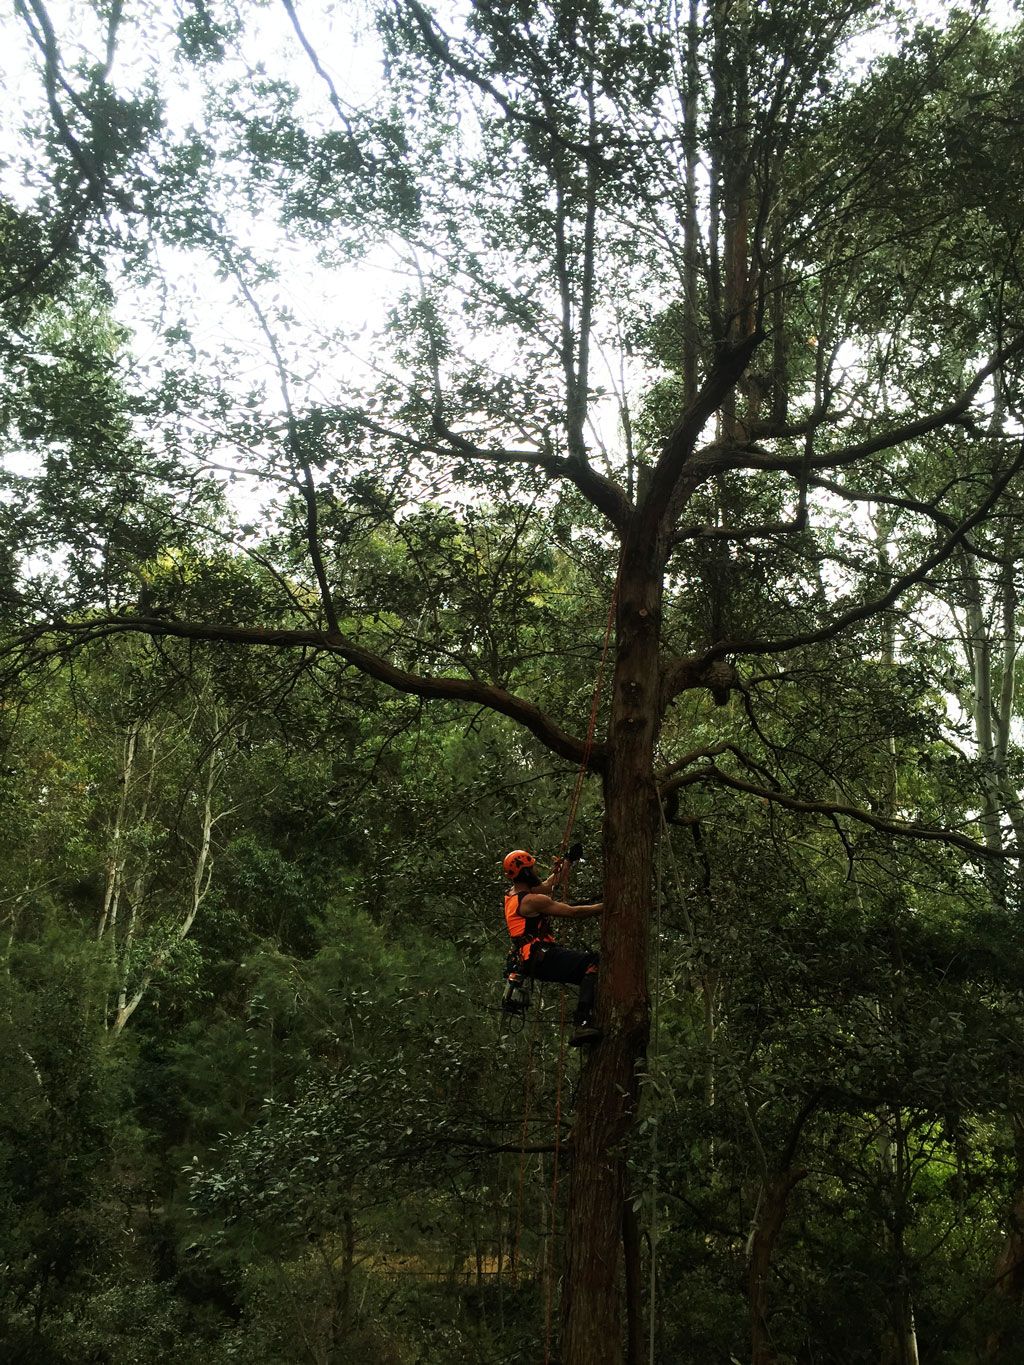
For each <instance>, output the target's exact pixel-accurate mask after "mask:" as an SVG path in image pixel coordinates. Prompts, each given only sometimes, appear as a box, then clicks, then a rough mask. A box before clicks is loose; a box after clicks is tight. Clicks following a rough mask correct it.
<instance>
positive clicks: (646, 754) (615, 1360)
mask: <svg viewBox="0 0 1024 1365" xmlns="http://www.w3.org/2000/svg"><path fill="white" fill-rule="evenodd" d="M638 539H639V537H638ZM651 550H652V547H651V546H650V545H649V544H648V545H646V546H644V545H641V547H640V550H639V552H638V553H637V552H636V550H635V542H634V554H635V558H636V559H637V560H646V561H647V562H646V563H645V564H643V565H642V566H641V565H638V564H635V563H634V564H630V563H629V561H628V560H627V558H626V554H628V553H629V551H628V548H627V551H626V552H624V559H623V566H622V571H621V574H620V580H619V602H618V612H617V642H618V650H617V660H616V669H615V682H614V691H613V697H612V712H611V717H610V725H609V741H608V752H609V762H608V767H607V770H606V776H605V793H604V795H605V825H604V851H605V888H604V901H605V910H604V914H603V915H602V921H601V923H602V933H601V970H600V977H599V984H598V995H597V1005H598V1023H599V1025H600V1027H601V1029H602V1030H603V1038H602V1039H601V1041H600V1042H599V1043H598V1044H597V1045H596V1046H595V1047H594V1048H593V1051H592V1055H591V1056H590V1057H589V1058H588V1059H587V1061H586V1064H585V1067H584V1071H583V1078H582V1081H581V1084H580V1095H579V1109H578V1117H577V1121H576V1126H575V1137H574V1141H573V1148H574V1150H573V1164H572V1182H571V1189H570V1196H569V1206H568V1219H567V1246H566V1277H565V1295H564V1301H563V1313H562V1315H563V1348H564V1349H563V1359H564V1361H565V1365H621V1363H622V1360H623V1345H624V1342H623V1336H624V1330H623V1322H624V1315H623V1283H624V1276H623V1262H622V1228H623V1208H624V1204H625V1199H626V1195H627V1179H626V1167H625V1149H624V1144H625V1140H626V1138H627V1137H628V1134H629V1131H630V1129H631V1127H632V1125H633V1122H634V1121H635V1117H636V1109H637V1100H638V1091H639V1082H638V1073H639V1070H640V1066H639V1064H640V1063H641V1062H642V1061H643V1059H644V1058H645V1056H646V1049H647V1037H648V1029H649V1018H650V1002H649V999H648V992H647V958H648V937H649V926H650V919H651V908H652V895H653V892H652V886H651V868H652V867H653V865H654V841H655V836H656V833H657V828H658V800H657V794H656V791H655V787H654V778H653V773H652V757H653V752H654V740H655V736H656V733H657V728H658V720H659V668H658V643H659V642H658V634H659V626H660V609H661V576H660V573H657V572H652V571H651V564H650V556H651Z"/></svg>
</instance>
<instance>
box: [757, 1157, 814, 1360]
mask: <svg viewBox="0 0 1024 1365" xmlns="http://www.w3.org/2000/svg"><path fill="white" fill-rule="evenodd" d="M805 1174H806V1172H805V1171H802V1170H792V1169H791V1170H787V1171H783V1172H782V1173H781V1174H780V1175H777V1176H776V1177H775V1178H774V1179H772V1180H770V1181H767V1182H766V1183H765V1185H764V1186H763V1187H762V1192H761V1198H762V1206H761V1207H762V1212H761V1217H760V1218H759V1219H758V1220H757V1226H756V1228H755V1229H754V1232H753V1235H752V1237H751V1239H750V1265H749V1270H748V1274H747V1301H748V1303H749V1305H750V1360H751V1365H774V1362H775V1360H776V1355H775V1349H774V1347H773V1346H772V1338H771V1332H770V1331H769V1328H768V1274H769V1271H770V1270H771V1264H772V1252H773V1251H774V1249H775V1243H776V1240H777V1239H778V1236H779V1233H780V1232H781V1231H782V1224H783V1221H784V1219H785V1217H786V1204H787V1202H788V1200H789V1195H790V1191H791V1190H792V1189H793V1186H794V1185H795V1184H796V1183H797V1181H799V1180H802V1179H803V1177H804V1175H805Z"/></svg>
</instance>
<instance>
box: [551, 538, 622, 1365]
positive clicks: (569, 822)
mask: <svg viewBox="0 0 1024 1365" xmlns="http://www.w3.org/2000/svg"><path fill="white" fill-rule="evenodd" d="M621 570H622V560H621V559H620V560H619V569H618V571H617V572H616V574H615V584H614V586H613V587H612V598H611V602H610V603H609V605H608V620H607V621H606V623H605V628H604V644H603V646H602V649H601V662H600V664H599V665H598V670H597V680H596V682H595V683H594V700H593V704H592V705H591V708H590V721H589V724H588V725H587V737H586V740H585V741H584V745H583V757H582V758H581V760H580V767H579V772H577V774H576V783H575V786H574V787H573V792H572V798H571V800H570V802H569V814H568V817H567V818H566V822H565V830H564V831H563V833H562V846H561V849H560V851H559V856H560V857H561V858H563V859H564V858H565V855H566V853H567V852H568V849H569V840H570V839H571V838H572V831H573V826H574V825H575V824H576V812H577V810H578V809H579V804H580V797H581V796H582V794H583V783H584V781H585V779H586V776H587V771H588V769H589V768H590V755H591V752H592V751H593V747H594V731H595V729H596V728H597V711H598V706H599V704H600V701H601V685H602V683H603V681H604V670H605V664H606V662H607V660H608V648H609V645H610V644H611V638H612V626H613V625H614V624H615V608H616V605H617V603H618V599H619V574H620V573H621ZM560 883H561V886H562V895H563V896H565V895H567V894H568V889H569V864H568V863H567V862H563V863H562V873H561V877H560ZM562 941H563V942H564V941H565V926H564V925H563V926H562ZM558 1037H559V1045H558V1087H557V1090H556V1094H555V1168H554V1174H553V1178H552V1186H551V1234H550V1237H549V1239H548V1265H547V1276H546V1285H545V1292H544V1302H545V1308H544V1315H545V1321H544V1365H550V1360H551V1304H552V1299H553V1297H554V1280H555V1228H556V1221H557V1215H558V1167H559V1157H560V1155H561V1149H562V1078H563V1075H564V1071H565V1067H564V1062H565V987H564V986H563V987H562V1005H561V1026H560V1028H559V1030H558Z"/></svg>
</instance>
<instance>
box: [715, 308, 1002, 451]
mask: <svg viewBox="0 0 1024 1365" xmlns="http://www.w3.org/2000/svg"><path fill="white" fill-rule="evenodd" d="M1022 353H1024V334H1022V335H1021V336H1020V337H1018V338H1017V340H1016V341H1014V342H1013V343H1012V344H1011V345H1009V346H1005V347H1004V348H1003V349H1002V350H1000V351H999V352H997V354H996V355H994V356H993V357H992V359H991V360H990V361H988V363H987V364H985V365H983V366H982V367H981V369H979V370H978V371H977V373H976V374H975V376H974V378H973V379H972V380H971V382H970V383H969V384H968V385H967V387H966V388H965V389H964V390H963V391H962V392H961V393H960V394H959V395H958V396H957V397H956V398H954V399H953V401H952V402H950V403H947V404H946V405H945V407H942V408H939V409H937V410H936V411H935V412H930V413H928V414H927V415H926V416H924V417H919V418H917V420H916V421H913V422H905V423H903V424H902V425H900V426H895V427H889V428H888V429H887V430H886V431H882V432H879V433H878V435H877V436H872V437H869V439H868V440H866V441H859V442H857V443H855V444H854V445H849V446H841V447H840V448H839V449H838V450H826V451H821V452H820V453H814V452H813V451H807V452H805V453H804V454H801V455H782V454H779V455H776V454H774V453H772V452H770V451H767V450H765V449H763V447H760V446H749V445H744V446H740V447H739V448H737V449H736V450H735V452H734V453H733V454H732V455H731V456H730V455H729V454H728V453H727V452H726V451H725V450H724V449H723V450H722V451H721V452H720V454H719V460H720V468H722V469H763V470H780V471H785V472H787V473H790V474H801V473H802V472H804V471H805V470H812V469H835V468H838V467H840V466H842V465H851V464H856V463H857V462H858V461H860V460H863V459H866V458H867V457H868V456H869V455H877V454H879V453H880V452H882V451H884V450H893V449H895V448H896V447H897V446H902V445H906V444H908V443H909V442H911V441H917V440H920V439H921V437H923V436H929V435H931V433H932V432H935V431H939V430H941V429H942V428H943V427H948V426H953V425H954V424H956V423H958V422H961V421H962V420H963V419H964V418H965V417H966V415H967V413H968V411H969V410H970V407H971V404H972V403H973V402H974V400H975V399H976V398H977V396H978V394H979V392H980V391H981V388H982V386H983V385H984V383H985V381H986V380H987V379H990V378H991V377H992V375H993V374H995V373H996V372H997V371H998V370H1001V369H1002V367H1003V366H1004V365H1005V364H1006V363H1007V361H1009V360H1012V359H1013V358H1014V357H1015V356H1018V355H1021V354H1022Z"/></svg>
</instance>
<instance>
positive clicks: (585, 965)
mask: <svg viewBox="0 0 1024 1365" xmlns="http://www.w3.org/2000/svg"><path fill="white" fill-rule="evenodd" d="M598 961H599V956H598V954H597V953H577V952H575V951H574V950H573V949H572V948H560V947H559V946H558V944H557V943H551V944H548V945H547V950H546V952H544V954H543V955H542V954H541V952H540V951H539V945H538V944H536V943H534V944H532V945H531V947H530V956H529V958H528V959H527V962H526V970H527V971H528V972H529V974H530V975H531V976H532V977H533V979H534V980H535V981H560V982H561V983H562V985H564V986H578V987H579V998H578V1000H577V1001H576V1009H575V1012H574V1013H573V1016H572V1022H573V1023H574V1024H575V1025H576V1027H577V1028H579V1027H580V1025H581V1024H589V1023H591V1021H592V1020H593V1018H594V992H595V990H596V989H597V964H598Z"/></svg>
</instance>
